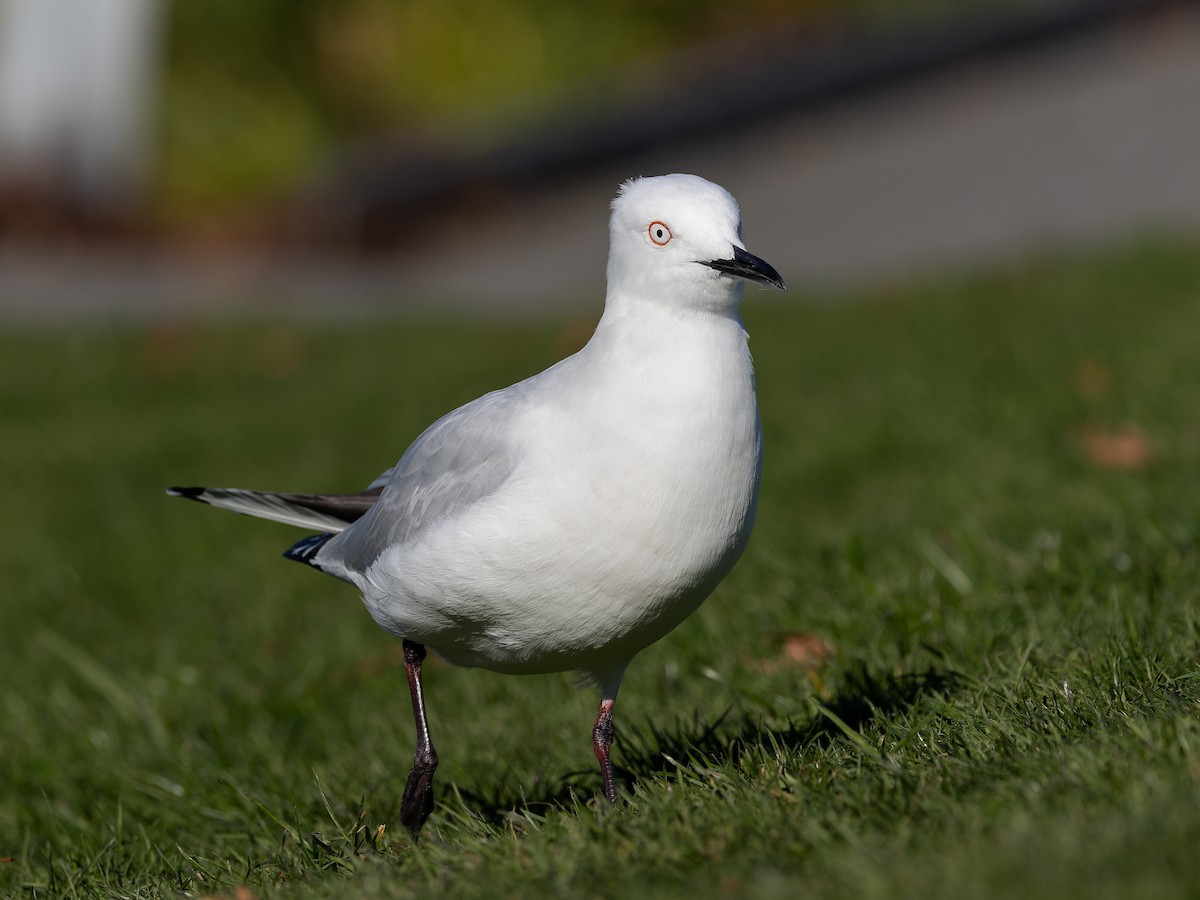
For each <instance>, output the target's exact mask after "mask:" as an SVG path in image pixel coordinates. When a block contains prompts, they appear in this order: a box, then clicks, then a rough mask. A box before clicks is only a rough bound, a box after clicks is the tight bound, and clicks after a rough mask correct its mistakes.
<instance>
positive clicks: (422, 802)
mask: <svg viewBox="0 0 1200 900" xmlns="http://www.w3.org/2000/svg"><path fill="white" fill-rule="evenodd" d="M424 661H425V647H424V645H422V644H418V643H416V642H415V641H405V642H404V673H405V674H406V675H407V676H408V691H409V693H410V694H411V695H412V707H413V720H414V721H415V722H416V725H417V749H416V752H415V753H414V754H413V767H412V771H411V772H409V773H408V783H407V784H406V785H405V786H404V796H403V797H402V798H401V800H400V821H401V823H403V824H404V826H405V827H406V828H407V829H408V830H409V833H410V834H412V836H413V837H414V838H415V837H416V836H417V835H418V834H419V833H420V831H421V826H422V825H424V824H425V820H426V819H428V818H429V814H430V813H431V812H433V773H434V772H435V771H436V770H437V764H438V758H437V751H436V750H434V749H433V741H431V740H430V739H429V723H428V722H427V721H426V720H425V693H424V691H423V690H422V689H421V663H423V662H424Z"/></svg>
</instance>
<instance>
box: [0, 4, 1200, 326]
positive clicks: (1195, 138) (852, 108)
mask: <svg viewBox="0 0 1200 900" xmlns="http://www.w3.org/2000/svg"><path fill="white" fill-rule="evenodd" d="M669 171H691V172H695V173H697V174H701V175H704V176H705V177H707V178H710V179H712V180H714V181H718V182H720V183H722V184H724V185H725V186H726V187H728V188H729V189H730V190H731V191H733V193H734V194H735V195H736V196H737V197H738V198H739V200H740V201H741V204H742V209H743V213H744V215H745V218H746V240H747V244H748V245H749V246H750V247H751V248H752V249H753V250H754V251H755V252H756V253H758V254H759V255H761V256H763V257H764V258H766V259H768V260H769V261H770V262H772V263H773V264H774V265H775V266H776V267H777V268H778V269H779V270H780V272H781V273H782V274H783V275H784V277H785V278H786V279H787V280H788V282H789V283H790V284H792V285H793V286H794V287H796V288H800V289H807V290H818V291H823V290H827V289H830V288H834V289H840V288H843V287H847V286H853V285H858V284H863V283H872V282H879V281H882V280H890V279H896V278H906V277H909V276H912V275H916V274H921V273H926V272H931V271H939V270H943V269H946V268H947V267H950V268H959V267H966V266H971V265H975V264H978V263H988V262H992V261H1003V260H1007V259H1013V258H1019V257H1020V256H1022V255H1024V254H1029V253H1035V252H1038V253H1040V252H1042V251H1043V250H1045V249H1047V248H1049V247H1054V246H1061V245H1070V246H1074V245H1080V244H1084V245H1086V244H1092V243H1097V242H1103V241H1107V240H1111V239H1118V238H1120V237H1121V236H1123V235H1128V234H1132V233H1136V232H1142V231H1147V230H1155V231H1164V232H1173V233H1179V232H1182V233H1186V234H1191V235H1196V236H1197V237H1200V8H1198V7H1197V6H1195V5H1192V6H1188V7H1183V8H1177V9H1175V10H1172V11H1170V12H1167V13H1162V14H1160V15H1158V16H1155V17H1149V18H1146V19H1140V20H1136V22H1135V23H1133V24H1125V25H1122V26H1120V27H1118V28H1114V29H1110V30H1108V31H1105V32H1101V33H1093V34H1090V35H1087V36H1083V37H1079V38H1075V39H1072V40H1067V41H1061V42H1057V43H1054V44H1052V45H1044V46H1041V47H1038V48H1035V49H1031V50H1028V51H1025V52H1024V53H1021V54H1018V55H1009V56H1005V57H1003V58H997V59H990V60H983V61H979V62H977V63H972V64H968V65H959V66H955V67H952V68H950V69H948V70H945V71H943V72H940V73H937V74H934V75H930V76H927V77H924V78H922V79H919V80H917V81H912V82H909V83H907V84H905V85H904V86H903V87H898V88H895V89H893V90H889V91H884V92H878V93H875V94H872V95H868V96H865V97H861V96H860V97H857V98H853V99H848V100H846V101H844V102H842V103H840V104H838V105H835V106H830V107H828V108H826V109H824V110H821V111H817V112H813V111H807V112H804V113H802V114H801V113H797V114H795V115H790V116H784V117H780V118H779V119H778V120H777V121H775V122H771V123H767V124H763V125H760V126H758V127H756V128H754V129H752V130H748V131H746V132H744V133H740V134H738V135H736V136H734V135H730V136H727V137H725V138H722V139H713V140H708V141H705V142H698V143H696V144H694V145H691V146H689V147H688V148H687V149H686V150H684V151H679V150H672V151H670V152H660V153H648V154H645V155H643V156H642V157H640V158H638V159H636V160H633V161H630V162H629V163H628V164H622V165H621V166H619V167H618V166H612V167H609V168H607V169H602V170H593V171H589V172H587V173H585V174H581V175H579V176H576V177H573V178H571V179H568V180H565V181H560V182H558V183H556V184H555V185H554V186H553V187H552V188H542V189H539V190H537V191H535V192H533V194H532V195H531V196H528V197H526V198H523V199H522V202H520V203H518V202H516V200H515V199H514V198H509V199H508V200H507V201H504V202H501V203H499V204H497V206H496V207H495V208H493V209H491V210H489V211H488V212H487V213H485V214H483V215H480V216H476V217H474V218H471V219H460V220H457V221H454V222H447V223H443V224H441V225H438V226H436V227H434V228H432V229H431V231H430V233H428V234H425V235H422V236H420V237H419V238H418V239H416V240H414V242H413V245H412V246H411V247H407V248H405V249H403V250H401V251H400V252H398V253H396V254H394V255H392V256H390V257H389V258H388V259H386V260H383V261H374V262H370V263H362V262H355V261H346V260H342V261H338V260H334V259H324V258H311V257H304V258H286V257H274V258H265V259H264V258H249V257H248V258H245V259H232V260H231V259H230V258H228V257H224V256H215V257H211V258H206V257H196V256H184V255H180V254H177V253H171V252H165V251H164V252H159V253H151V252H147V251H139V250H136V249H130V250H122V251H120V252H107V253H104V254H98V253H95V252H91V251H88V250H84V249H80V250H76V251H62V250H53V249H48V248H37V247H33V246H29V245H24V246H22V245H14V244H7V245H0V317H3V318H5V319H8V320H10V321H11V320H14V319H15V320H49V321H59V320H63V319H68V320H71V321H77V320H80V319H88V318H95V319H101V320H106V319H112V318H130V317H132V318H139V319H140V318H147V317H149V318H157V317H162V318H190V317H196V316H219V315H236V314H249V315H262V316H265V315H274V314H278V313H285V312H286V313H293V314H303V315H306V316H337V317H341V316H347V315H375V314H378V313H381V312H386V313H389V314H392V313H396V314H399V313H414V312H417V313H435V314H436V313H446V314H461V313H471V314H475V313H487V312H491V313H495V314H502V315H510V314H524V315H541V314H546V313H550V314H566V313H573V312H577V311H580V310H583V309H588V310H590V309H596V310H598V309H599V306H600V302H601V298H602V296H603V277H604V258H605V253H606V244H607V234H606V220H607V204H608V201H609V200H610V199H611V197H612V195H613V193H614V191H615V189H616V186H617V185H618V184H619V182H620V181H621V180H623V179H624V178H626V177H628V176H630V175H635V174H658V173H662V172H669Z"/></svg>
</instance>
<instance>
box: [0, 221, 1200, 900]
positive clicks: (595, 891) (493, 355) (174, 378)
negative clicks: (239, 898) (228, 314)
mask: <svg viewBox="0 0 1200 900" xmlns="http://www.w3.org/2000/svg"><path fill="white" fill-rule="evenodd" d="M745 313H746V317H747V324H748V327H749V329H750V331H751V333H752V335H753V348H754V352H755V357H756V360H757V364H758V369H759V387H760V396H761V404H762V411H763V418H764V427H765V430H766V437H767V460H766V474H765V481H764V486H763V495H762V502H761V508H760V520H759V524H758V528H757V531H756V534H755V537H754V540H753V541H752V542H751V545H750V548H749V550H748V552H747V555H746V558H745V559H744V560H743V561H742V563H741V564H740V565H739V566H738V568H737V569H735V571H734V573H733V574H732V575H731V577H730V578H729V579H728V580H727V582H726V583H725V584H724V585H723V586H722V587H721V588H720V589H719V590H718V592H717V594H716V595H715V596H714V597H713V598H712V599H711V600H710V601H709V602H708V603H707V604H706V605H705V606H704V607H703V609H702V610H701V611H700V612H699V613H698V614H697V615H695V616H693V617H692V618H691V619H690V620H688V621H687V622H686V623H685V624H684V625H683V626H681V627H680V628H679V629H678V630H677V631H676V632H674V633H673V634H671V635H670V636H668V637H667V638H666V639H664V640H663V641H661V642H660V643H659V644H658V645H656V646H654V647H652V648H650V649H649V650H648V651H646V652H645V653H643V654H642V655H641V656H640V657H639V658H638V659H637V660H635V661H634V663H633V665H632V666H631V668H630V671H629V676H628V679H627V682H626V686H625V688H624V690H623V692H622V696H621V700H620V703H619V704H618V708H617V712H618V734H617V743H616V745H615V747H614V751H615V760H616V762H617V765H618V774H619V776H620V778H621V780H622V782H623V785H624V792H625V799H624V800H623V802H622V803H621V804H620V805H619V807H618V808H615V809H610V808H607V807H606V805H605V804H603V803H599V804H598V803H596V801H595V794H596V792H597V790H598V785H599V776H598V773H597V772H596V771H595V767H594V760H593V759H592V757H591V748H590V734H589V732H590V725H591V720H592V716H593V715H594V705H595V699H594V698H593V697H592V696H591V694H590V693H588V692H578V691H576V690H575V689H574V688H573V687H572V686H571V684H570V680H569V679H568V678H565V677H557V676H547V677H538V678H511V677H503V676H497V675H493V674H490V673H487V672H481V671H466V670H459V669H452V668H449V667H447V666H444V665H439V664H436V663H431V664H430V665H429V667H428V691H429V704H430V710H431V716H432V725H433V728H434V729H435V734H434V736H435V740H436V741H437V745H438V747H439V750H440V753H441V758H442V767H441V769H440V770H439V773H438V778H439V781H438V784H439V788H438V802H439V806H438V809H437V811H436V812H435V813H434V816H433V818H432V819H431V820H430V823H429V826H428V828H427V832H426V834H425V837H424V838H423V840H422V842H421V843H420V845H418V846H413V845H412V844H411V843H410V842H409V841H408V840H407V838H406V837H405V836H403V835H402V834H400V833H398V832H397V831H396V830H395V829H394V828H392V827H390V826H392V825H394V824H395V823H396V822H397V810H398V798H399V794H400V791H401V789H402V786H403V780H404V775H405V773H406V771H407V764H408V760H409V758H410V755H411V748H412V736H411V724H410V718H409V711H408V708H407V704H408V701H407V696H406V690H405V686H404V678H403V669H402V665H401V658H400V654H399V648H398V647H397V646H396V644H395V642H394V641H392V640H391V639H390V638H389V637H388V636H387V635H385V634H383V633H382V632H381V631H379V630H378V629H377V628H376V627H375V626H374V625H373V623H371V621H370V620H369V617H368V616H367V615H366V613H365V612H364V610H363V609H362V608H361V606H360V605H359V603H358V601H357V600H356V599H355V597H354V596H353V593H352V592H351V591H350V590H349V589H348V588H346V587H345V586H343V585H341V584H339V583H337V582H335V581H333V580H332V579H328V578H323V577H321V576H319V575H318V574H317V573H314V572H311V571H309V570H306V569H304V568H303V567H300V566H296V565H291V564H288V563H286V562H284V561H283V560H281V559H280V558H279V555H278V554H279V552H280V551H281V550H282V549H283V548H284V547H286V546H287V545H288V544H289V543H290V541H291V540H293V539H294V538H295V537H296V534H297V533H296V532H294V531H293V530H290V529H286V528H284V527H282V526H276V525H272V524H270V523H263V522H256V521H251V520H248V519H239V518H236V517H232V516H229V515H227V514H223V513H220V512H218V511H215V510H209V509H204V508H201V507H199V506H196V505H190V504H185V503H182V502H180V501H177V500H168V499H167V498H166V497H164V496H162V494H161V489H162V487H163V486H165V485H167V484H170V483H178V482H184V483H187V482H192V481H195V482H213V483H221V484H231V485H249V486H261V487H278V488H315V489H330V490H338V489H350V488H354V487H357V486H360V485H361V484H362V483H364V482H365V481H366V480H367V479H368V478H369V477H371V476H372V475H373V474H375V473H376V472H377V471H380V470H382V469H383V468H385V467H386V466H387V465H389V464H390V463H391V462H393V461H394V457H395V456H396V455H397V453H398V451H399V450H400V449H401V448H402V447H403V446H404V445H405V443H406V442H407V441H408V440H410V439H411V438H412V437H414V436H415V435H416V434H417V433H418V432H419V431H420V429H421V428H422V427H423V426H424V425H425V424H426V423H428V422H429V421H431V420H432V419H433V418H434V417H435V416H437V415H438V414H439V413H441V412H444V411H445V410H447V409H449V408H451V407H453V406H454V405H456V404H459V403H461V402H463V401H465V400H467V399H469V398H471V397H473V396H475V395H477V394H478V393H480V392H482V391H484V390H487V389H489V388H493V387H496V386H498V385H501V384H504V383H507V382H510V381H513V380H516V379H518V378H520V377H522V376H524V375H527V374H530V373H531V372H533V371H536V370H537V369H539V368H541V367H543V366H544V365H546V364H548V363H549V362H551V361H553V360H554V359H555V358H557V357H559V356H560V355H562V354H563V353H564V352H568V351H569V350H570V349H571V346H570V345H571V342H572V340H573V338H572V337H570V336H571V335H574V334H575V333H576V332H577V325H576V324H571V325H570V326H569V327H565V328H561V329H560V328H555V327H543V326H538V327H534V326H520V327H517V326H512V327H497V326H496V325H494V324H486V325H484V324H480V325H467V324H445V325H431V324H420V325H417V324H405V323H393V324H377V325H374V326H370V327H366V326H345V327H340V328H329V327H324V328H320V329H318V328H316V327H308V326H303V327H301V326H291V325H272V326H238V327H233V326H230V327H205V328H195V329H192V328H174V327H163V328H146V329H131V330H127V331H122V332H119V333H104V332H77V333H71V334H58V333H11V332H10V333H6V334H0V353H2V355H3V358H4V359H5V363H6V377H5V379H3V381H2V383H0V415H2V421H3V422H4V440H3V441H0V472H3V473H4V476H5V477H4V482H5V483H4V485H3V490H2V491H0V497H2V498H3V499H2V500H0V503H2V504H3V506H0V511H2V512H3V514H4V521H5V522H6V525H7V527H6V531H5V539H4V541H3V542H0V583H3V584H4V586H5V589H4V592H3V594H0V610H2V612H3V621H4V623H5V627H4V628H3V629H0V659H3V660H4V682H5V686H4V690H3V691H0V746H2V747H3V748H4V751H3V753H2V754H0V857H11V858H12V861H11V862H0V894H3V895H12V896H68V897H70V896H97V895H110V894H111V895H120V896H129V897H156V896H171V895H175V894H178V893H181V892H184V893H189V894H192V895H209V894H221V893H225V894H229V893H230V892H232V891H233V890H234V889H235V888H237V887H238V886H243V885H244V886H248V887H249V888H250V889H251V890H253V891H254V892H256V893H258V894H260V895H261V894H272V893H276V892H278V893H281V894H288V895H296V896H312V897H325V896H328V897H339V896H350V895H354V896H374V897H392V896H395V897H401V896H410V895H418V894H420V895H425V896H432V895H437V894H439V893H442V892H444V893H446V894H448V895H450V896H466V897H470V896H481V897H482V896H497V895H501V896H502V895H508V894H515V893H518V892H520V893H525V894H531V895H541V894H549V893H554V894H564V895H571V896H581V895H586V896H616V895H637V896H651V897H654V896H679V895H684V894H692V895H696V894H700V895H704V896H709V895H714V894H715V895H728V896H734V897H737V896H752V897H794V896H797V895H803V896H813V897H854V898H860V897H866V898H892V897H898V896H922V897H934V898H936V897H947V898H950V897H955V898H957V897H963V896H972V897H1007V896H1013V895H1022V896H1026V897H1029V898H1042V897H1045V898H1060V897H1068V898H1069V897H1088V898H1095V897H1101V898H1106V897H1112V898H1117V897H1122V898H1123V897H1130V896H1157V897H1164V898H1174V897H1186V896H1189V895H1190V894H1191V893H1192V892H1193V891H1194V886H1195V884H1197V883H1198V882H1200V863H1198V862H1197V857H1196V854H1195V852H1194V848H1195V846H1196V844H1197V841H1198V840H1200V812H1198V810H1200V656H1198V650H1197V648H1198V647H1200V589H1198V588H1197V585H1198V584H1200V507H1198V501H1197V494H1196V491H1195V473H1196V471H1197V464H1198V463H1200V400H1198V395H1197V391H1196V386H1197V385H1200V353H1197V352H1196V351H1197V348H1196V342H1197V338H1196V336H1197V335H1198V334H1200V263H1198V262H1197V255H1196V248H1195V247H1194V246H1164V245H1155V244H1150V245H1142V246H1136V247H1132V248H1129V249H1127V250H1125V251H1123V252H1117V253H1112V254H1109V255H1103V256H1097V257H1094V258H1090V259H1057V260H1053V261H1046V262H1041V263H1038V264H1032V265H1029V266H1025V267H1021V268H1017V269H1013V270H1010V271H1007V272H1004V273H999V274H993V275H988V276H981V277H974V278H963V279H957V280H952V281H948V282H943V283H935V284H922V285H915V286H909V287H903V288H898V289H896V290H894V291H889V292H883V293H875V294H872V295H870V296H866V297H857V298H849V299H847V300H846V302H839V303H818V302H805V301H804V300H803V299H801V300H797V299H796V298H795V296H794V295H789V296H788V297H787V298H784V300H783V301H774V300H773V299H772V298H771V297H770V295H766V294H764V293H760V292H756V291H750V292H749V297H748V299H747V303H746V307H745ZM366 385H373V386H374V388H375V389H374V390H373V391H372V392H371V393H368V392H367V390H366V389H365V386H366ZM1114 448H1115V449H1114ZM380 826H389V827H385V828H384V829H383V830H382V832H381V831H380Z"/></svg>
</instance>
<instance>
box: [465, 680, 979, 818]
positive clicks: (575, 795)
mask: <svg viewBox="0 0 1200 900" xmlns="http://www.w3.org/2000/svg"><path fill="white" fill-rule="evenodd" d="M960 681H961V679H960V678H959V677H958V676H957V675H955V674H954V673H953V672H950V671H948V670H939V669H932V668H931V669H929V670H927V671H925V672H920V673H908V674H900V675H894V674H892V673H882V672H873V671H870V670H868V669H859V670H856V671H854V672H851V673H850V674H849V675H848V676H847V679H846V683H845V685H844V686H843V687H842V689H841V690H840V691H838V692H837V694H835V695H834V696H833V697H832V698H830V700H829V701H828V702H827V703H824V704H821V707H820V708H819V709H818V710H816V711H814V713H813V714H812V716H811V717H809V718H806V719H804V720H800V721H788V722H787V723H786V724H784V725H782V726H779V725H777V724H775V725H770V724H767V723H766V722H765V721H764V720H763V718H761V717H759V718H755V717H752V716H750V715H743V716H741V717H740V718H736V719H735V718H731V716H730V714H729V710H726V711H725V712H724V713H722V714H721V715H719V716H717V717H716V718H715V719H714V720H712V721H707V722H706V721H701V720H700V719H699V718H696V719H694V720H693V721H692V722H691V723H675V724H673V725H671V726H670V727H664V726H661V725H657V724H655V723H653V722H647V723H646V724H645V725H644V726H642V727H636V726H635V727H633V728H628V727H626V728H624V729H619V730H618V734H617V741H616V743H615V744H614V745H613V746H614V763H615V764H616V775H617V779H618V780H619V781H620V782H621V783H622V786H623V788H624V790H625V791H628V790H629V789H630V787H631V786H632V785H633V784H634V783H635V782H636V781H637V780H638V779H639V778H645V777H647V776H651V775H655V774H659V773H663V772H675V771H676V770H678V769H679V768H680V767H681V766H684V767H686V766H689V765H695V766H703V767H706V768H713V767H726V766H729V767H733V768H736V767H737V766H738V765H739V763H740V762H741V759H742V757H743V756H744V755H745V754H746V753H747V752H755V751H758V750H760V748H763V747H766V748H775V747H779V748H783V749H785V750H803V749H805V748H807V747H810V746H813V745H817V746H827V745H829V744H831V743H833V742H835V741H839V740H847V739H848V737H847V734H846V729H849V730H850V731H851V732H853V733H855V734H857V733H858V732H860V731H861V730H862V729H863V727H864V726H865V725H867V724H868V723H869V722H870V721H872V720H873V719H875V718H877V717H887V716H891V715H895V714H898V713H903V712H904V711H906V710H908V709H911V708H912V707H913V706H915V705H916V704H917V702H918V701H919V700H920V698H921V697H922V696H924V695H926V694H934V693H938V694H945V693H950V692H953V691H954V690H956V688H957V687H958V686H959V684H960ZM540 788H541V789H540V790H537V794H538V795H539V796H537V797H531V796H529V794H528V793H525V794H522V795H514V794H513V793H512V786H511V785H505V784H504V779H500V780H499V782H498V787H497V788H496V790H494V791H477V790H471V789H469V788H460V793H461V795H462V798H463V800H464V801H465V802H466V803H468V804H469V805H470V806H471V807H472V809H473V811H474V812H475V814H477V815H479V816H481V817H482V818H483V819H484V820H486V821H489V822H491V823H492V824H501V823H503V822H505V821H507V820H508V819H509V818H510V817H512V816H513V815H514V814H515V815H518V816H524V815H535V816H536V815H542V814H544V813H547V812H550V811H553V810H556V809H566V808H570V807H571V806H572V805H574V804H576V803H578V802H581V801H586V800H591V799H593V797H595V796H597V795H598V793H599V789H600V774H599V770H598V769H597V770H595V771H593V770H591V769H588V770H586V771H579V772H570V773H567V774H566V775H564V776H563V777H562V778H560V779H558V780H556V781H553V782H548V783H545V784H543V785H541V786H540Z"/></svg>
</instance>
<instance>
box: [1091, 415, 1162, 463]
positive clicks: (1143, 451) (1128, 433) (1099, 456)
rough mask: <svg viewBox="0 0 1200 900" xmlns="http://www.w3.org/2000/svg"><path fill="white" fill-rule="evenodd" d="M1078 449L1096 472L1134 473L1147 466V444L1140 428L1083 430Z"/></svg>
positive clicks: (1128, 426)
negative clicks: (1101, 470) (1081, 450)
mask: <svg viewBox="0 0 1200 900" xmlns="http://www.w3.org/2000/svg"><path fill="white" fill-rule="evenodd" d="M1079 445H1080V447H1081V448H1082V449H1083V454H1084V456H1086V457H1087V458H1088V461H1089V462H1091V463H1092V465H1094V466H1096V468H1098V469H1110V470H1113V471H1122V472H1134V471H1140V470H1142V469H1144V468H1146V466H1147V465H1148V464H1149V462H1150V458H1151V456H1152V453H1151V450H1150V440H1149V438H1148V437H1147V435H1146V432H1145V430H1144V429H1143V428H1141V426H1139V425H1135V424H1127V425H1123V426H1122V427H1121V428H1120V429H1118V430H1115V431H1114V430H1109V429H1103V428H1085V429H1084V430H1083V432H1082V433H1081V434H1080V436H1079Z"/></svg>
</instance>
